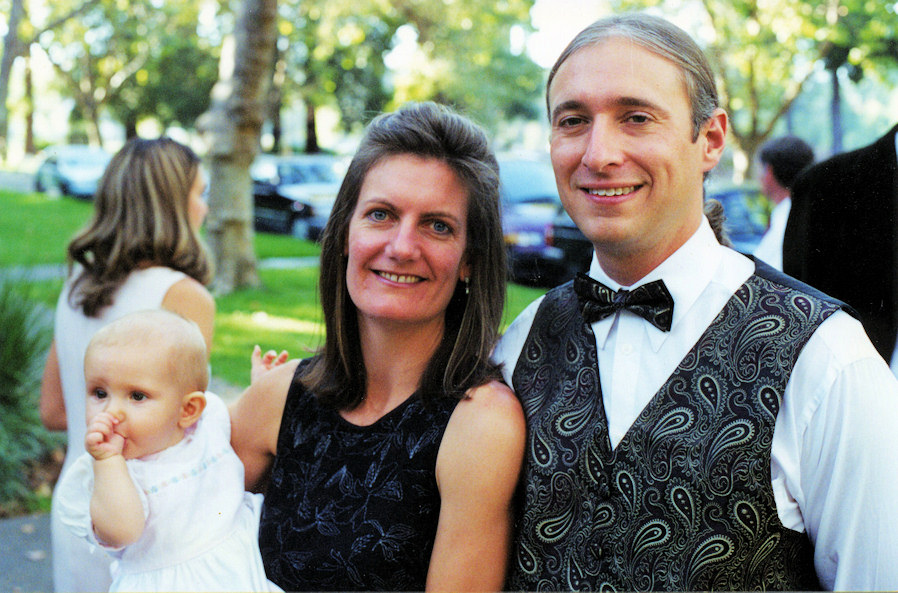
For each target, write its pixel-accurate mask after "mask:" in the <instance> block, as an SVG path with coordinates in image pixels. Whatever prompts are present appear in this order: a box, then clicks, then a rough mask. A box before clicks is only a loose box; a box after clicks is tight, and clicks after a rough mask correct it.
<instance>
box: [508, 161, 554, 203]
mask: <svg viewBox="0 0 898 593" xmlns="http://www.w3.org/2000/svg"><path fill="white" fill-rule="evenodd" d="M499 177H500V179H501V183H502V197H503V199H504V200H506V201H508V202H513V203H520V202H542V201H553V202H559V199H558V188H557V186H556V185H555V174H554V173H553V172H552V166H551V165H550V164H549V163H548V162H545V163H544V162H541V161H501V162H500V163H499Z"/></svg>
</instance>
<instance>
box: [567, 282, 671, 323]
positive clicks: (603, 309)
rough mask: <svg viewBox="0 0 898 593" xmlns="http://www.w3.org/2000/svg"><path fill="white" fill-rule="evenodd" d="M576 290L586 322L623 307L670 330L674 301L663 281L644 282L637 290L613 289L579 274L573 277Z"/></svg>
mask: <svg viewBox="0 0 898 593" xmlns="http://www.w3.org/2000/svg"><path fill="white" fill-rule="evenodd" d="M574 292H576V293H577V297H578V298H579V300H580V310H581V311H582V312H583V317H584V318H585V319H586V322H587V323H595V322H596V321H599V320H600V319H605V318H606V317H609V316H610V315H614V314H615V313H616V312H618V311H620V310H621V309H627V310H629V311H632V312H633V313H636V314H637V315H639V316H640V317H642V318H643V319H645V320H646V321H648V322H649V323H651V324H652V325H654V326H655V327H657V328H658V329H660V330H661V331H670V324H671V322H672V321H673V308H674V302H673V298H672V297H671V296H670V291H668V290H667V287H666V286H665V285H664V282H663V281H661V280H655V281H654V282H649V283H648V284H643V285H642V286H638V287H636V289H635V290H620V291H618V292H614V291H613V290H611V289H610V288H608V287H607V286H605V285H604V284H602V283H601V282H599V281H597V280H593V279H592V278H590V277H589V276H587V275H586V274H582V273H580V274H577V277H576V278H574Z"/></svg>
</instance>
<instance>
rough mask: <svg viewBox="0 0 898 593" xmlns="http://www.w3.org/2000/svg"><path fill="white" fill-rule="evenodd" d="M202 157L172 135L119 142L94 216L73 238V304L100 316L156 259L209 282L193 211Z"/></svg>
mask: <svg viewBox="0 0 898 593" xmlns="http://www.w3.org/2000/svg"><path fill="white" fill-rule="evenodd" d="M199 164H200V159H199V157H198V156H197V155H196V153H194V152H193V150H191V149H190V148H188V147H187V146H184V145H183V144H181V143H179V142H176V141H174V140H172V139H170V138H158V139H155V140H146V139H142V138H135V139H133V140H130V141H129V142H128V143H127V144H125V146H124V147H122V149H121V150H119V151H118V152H117V153H116V154H115V156H113V157H112V160H111V161H110V162H109V165H108V166H107V167H106V171H105V172H104V174H103V177H102V179H101V180H100V184H99V187H98V188H97V192H96V195H95V196H94V216H93V219H92V220H91V222H90V223H89V224H88V226H87V227H86V228H85V229H84V230H82V231H81V232H79V233H78V234H77V235H76V236H75V237H74V238H73V239H72V241H71V242H70V243H69V247H68V262H69V273H70V274H71V273H72V272H73V271H74V270H75V264H78V268H79V269H78V272H77V276H76V277H75V280H74V284H73V287H72V290H71V293H70V294H69V299H70V302H71V303H72V305H73V306H75V307H79V308H81V309H82V310H83V311H84V314H85V315H87V316H88V317H96V316H97V315H99V313H100V311H102V309H103V308H104V307H106V306H108V305H110V304H111V303H112V299H113V296H114V295H115V292H116V290H118V288H119V287H120V286H121V285H122V283H123V282H124V281H125V279H126V278H127V277H128V274H130V273H131V272H132V271H133V270H135V269H136V268H138V267H142V266H148V265H156V266H167V267H169V268H172V269H175V270H179V271H181V272H184V273H185V274H187V275H188V276H190V277H192V278H195V279H196V280H197V281H199V282H202V283H203V284H207V283H208V282H209V281H210V280H211V278H212V265H211V260H210V259H209V256H208V254H207V252H206V249H205V246H204V245H203V243H202V241H201V240H200V237H199V235H198V234H197V232H196V230H194V229H193V228H192V227H191V225H190V221H189V217H188V200H189V195H190V189H191V187H192V186H193V183H194V181H195V180H196V176H197V174H198V172H199Z"/></svg>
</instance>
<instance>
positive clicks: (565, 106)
mask: <svg viewBox="0 0 898 593" xmlns="http://www.w3.org/2000/svg"><path fill="white" fill-rule="evenodd" d="M610 104H611V105H613V106H615V107H636V108H639V109H648V110H650V111H656V112H659V113H662V114H664V115H667V114H668V113H669V112H668V110H667V109H665V108H664V107H662V106H661V105H658V104H657V103H654V102H652V101H649V100H648V99H644V98H642V97H633V96H629V95H625V96H622V97H616V98H614V99H612V100H611V101H610ZM584 108H585V103H584V102H583V101H581V100H579V99H569V100H567V101H562V102H561V103H559V104H558V105H556V106H555V107H554V108H553V109H552V117H551V119H550V120H549V121H550V122H554V121H555V118H557V117H558V116H559V115H560V114H562V113H564V112H565V111H580V110H583V109H584Z"/></svg>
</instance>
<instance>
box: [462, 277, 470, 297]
mask: <svg viewBox="0 0 898 593" xmlns="http://www.w3.org/2000/svg"><path fill="white" fill-rule="evenodd" d="M468 280H470V278H462V279H461V281H462V282H464V283H465V294H471V285H470V284H468Z"/></svg>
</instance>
